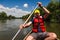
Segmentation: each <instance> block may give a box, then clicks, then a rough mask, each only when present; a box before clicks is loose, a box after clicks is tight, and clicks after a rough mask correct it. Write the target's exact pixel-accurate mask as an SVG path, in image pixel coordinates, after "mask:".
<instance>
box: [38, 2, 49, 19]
mask: <svg viewBox="0 0 60 40" xmlns="http://www.w3.org/2000/svg"><path fill="white" fill-rule="evenodd" d="M38 6H39V7H41V8H42V9H43V11H44V12H45V15H44V18H46V17H47V16H48V14H49V13H50V12H49V11H48V10H47V9H46V8H45V7H43V6H42V3H41V2H38Z"/></svg>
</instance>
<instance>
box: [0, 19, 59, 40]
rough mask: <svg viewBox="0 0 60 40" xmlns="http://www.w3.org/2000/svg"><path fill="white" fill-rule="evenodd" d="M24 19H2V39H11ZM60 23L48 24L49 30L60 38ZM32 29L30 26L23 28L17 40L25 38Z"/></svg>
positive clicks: (0, 28)
mask: <svg viewBox="0 0 60 40" xmlns="http://www.w3.org/2000/svg"><path fill="white" fill-rule="evenodd" d="M23 23H24V21H23V20H22V19H14V20H0V40H11V39H12V37H13V36H14V35H15V34H16V32H17V31H18V30H19V25H20V24H23ZM59 26H60V23H50V24H46V28H47V31H52V32H55V33H56V34H57V35H58V37H59V38H60V31H59V29H60V27H59ZM30 30H31V28H30V27H28V28H25V29H24V30H22V31H21V32H20V33H19V35H18V36H17V37H16V39H15V40H23V38H24V37H25V35H26V34H27V33H28V32H29V31H30Z"/></svg>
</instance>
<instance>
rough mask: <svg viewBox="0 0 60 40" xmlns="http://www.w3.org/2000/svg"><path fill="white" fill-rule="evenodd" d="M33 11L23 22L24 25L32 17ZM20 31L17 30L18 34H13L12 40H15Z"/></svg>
mask: <svg viewBox="0 0 60 40" xmlns="http://www.w3.org/2000/svg"><path fill="white" fill-rule="evenodd" d="M37 7H38V6H36V7H35V9H36V8H37ZM35 9H34V10H35ZM34 10H33V11H32V13H31V14H30V15H29V17H28V18H27V20H26V21H25V22H24V24H26V23H27V22H28V20H29V19H30V17H31V16H32V14H33V12H34ZM20 31H21V30H20V29H19V30H18V32H17V33H16V34H15V36H14V37H13V38H12V40H14V39H15V38H16V36H17V35H18V34H19V32H20Z"/></svg>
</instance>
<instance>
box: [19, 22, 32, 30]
mask: <svg viewBox="0 0 60 40" xmlns="http://www.w3.org/2000/svg"><path fill="white" fill-rule="evenodd" d="M31 24H32V22H31V21H30V22H28V23H26V24H22V25H20V29H23V28H26V27H29V26H30V25H31Z"/></svg>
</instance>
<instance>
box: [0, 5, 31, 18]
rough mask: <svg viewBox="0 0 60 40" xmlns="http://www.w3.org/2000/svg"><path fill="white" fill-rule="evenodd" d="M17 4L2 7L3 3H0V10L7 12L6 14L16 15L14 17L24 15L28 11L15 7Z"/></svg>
mask: <svg viewBox="0 0 60 40" xmlns="http://www.w3.org/2000/svg"><path fill="white" fill-rule="evenodd" d="M17 7H18V6H15V7H12V8H9V7H4V6H3V5H1V4H0V12H2V11H4V12H6V13H7V15H13V16H16V17H21V16H23V15H26V14H28V13H30V12H28V11H24V10H22V9H17Z"/></svg>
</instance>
